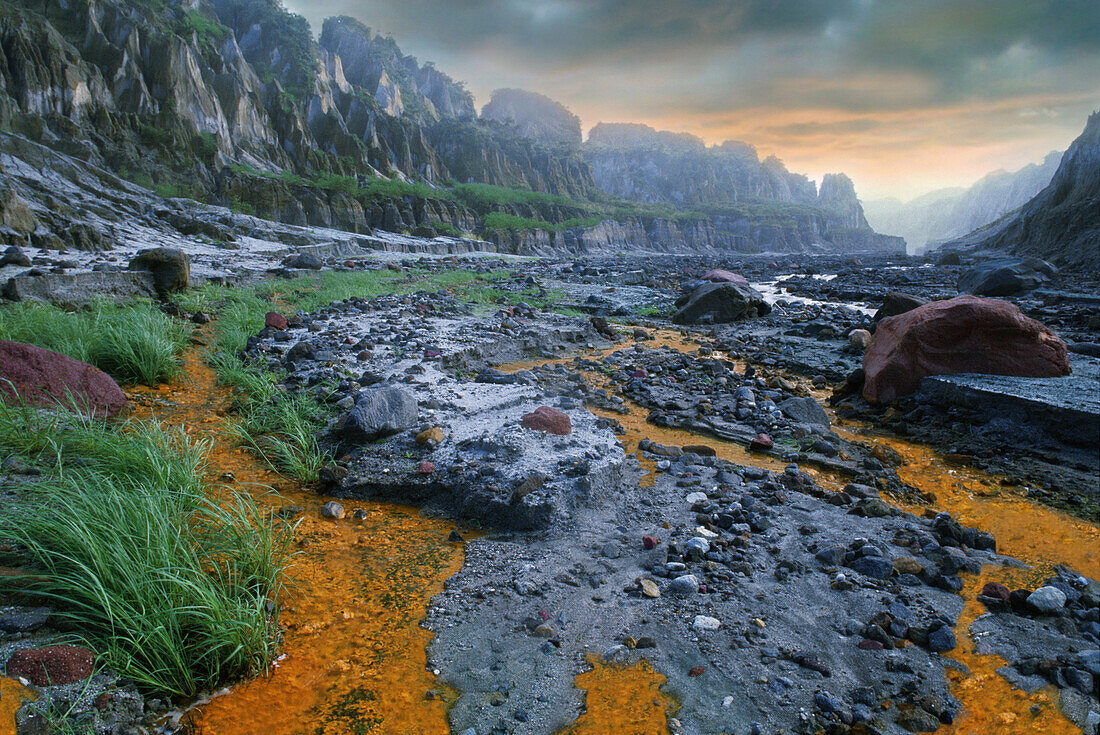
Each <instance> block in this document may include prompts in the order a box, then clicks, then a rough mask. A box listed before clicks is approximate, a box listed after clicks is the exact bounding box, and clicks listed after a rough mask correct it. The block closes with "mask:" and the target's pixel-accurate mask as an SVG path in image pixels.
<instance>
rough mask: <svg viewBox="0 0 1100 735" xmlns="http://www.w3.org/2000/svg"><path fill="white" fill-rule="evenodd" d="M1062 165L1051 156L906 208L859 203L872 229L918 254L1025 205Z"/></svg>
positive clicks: (1055, 153)
mask: <svg viewBox="0 0 1100 735" xmlns="http://www.w3.org/2000/svg"><path fill="white" fill-rule="evenodd" d="M1061 159H1062V153H1061V152H1059V151H1052V152H1050V153H1048V154H1047V156H1046V157H1045V158H1044V159H1043V160H1042V162H1040V163H1033V164H1029V165H1027V166H1024V167H1023V168H1021V169H1019V170H1017V171H1012V172H1008V171H995V172H993V173H991V174H988V175H986V176H984V177H982V179H981V180H979V181H978V182H977V183H975V184H974V185H973V186H971V187H969V188H952V189H940V190H938V191H933V192H929V193H928V194H925V195H923V196H921V197H918V198H916V199H913V200H912V201H909V202H905V203H902V202H901V201H898V200H896V199H886V200H878V201H870V202H864V203H863V208H864V211H865V212H866V214H867V220H868V221H869V222H870V224H871V226H872V227H874V228H875V229H876V230H878V231H879V232H885V233H889V234H891V235H898V236H900V237H903V238H905V241H906V242H907V243H908V244H909V249H910V250H912V251H914V252H920V251H922V250H924V249H925V248H927V247H928V246H930V245H934V244H936V243H940V242H943V241H945V240H950V239H955V238H959V237H962V236H963V235H966V234H968V233H970V232H972V231H974V230H976V229H978V228H979V227H982V226H984V225H987V224H989V223H990V222H993V221H994V220H996V219H998V218H999V217H1001V216H1002V215H1004V214H1005V213H1007V212H1011V211H1013V210H1015V209H1018V208H1019V207H1020V206H1022V205H1024V204H1026V203H1027V202H1028V200H1030V199H1031V198H1032V197H1034V196H1035V195H1036V194H1038V193H1039V191H1041V190H1042V189H1043V187H1045V186H1046V185H1047V184H1049V183H1050V180H1051V178H1052V177H1053V176H1054V172H1055V171H1057V169H1058V164H1059V162H1060V161H1061Z"/></svg>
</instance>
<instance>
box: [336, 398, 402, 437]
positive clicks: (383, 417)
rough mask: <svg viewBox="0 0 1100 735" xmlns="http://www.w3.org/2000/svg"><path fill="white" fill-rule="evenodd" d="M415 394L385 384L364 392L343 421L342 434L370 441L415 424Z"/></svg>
mask: <svg viewBox="0 0 1100 735" xmlns="http://www.w3.org/2000/svg"><path fill="white" fill-rule="evenodd" d="M417 411H418V406H417V402H416V396H414V395H413V394H412V393H410V392H409V391H407V390H405V389H404V388H399V387H397V386H393V385H388V386H382V387H379V388H374V389H372V390H368V391H365V392H364V394H363V395H362V396H361V397H360V398H359V400H358V401H357V402H356V404H355V408H353V409H352V410H351V411H350V412H348V415H347V419H346V420H345V422H344V434H345V436H348V437H349V438H352V439H358V440H365V441H372V440H374V439H378V438H380V437H384V436H390V435H391V434H396V433H398V432H400V431H405V430H406V429H411V428H412V427H413V426H415V425H416V417H417Z"/></svg>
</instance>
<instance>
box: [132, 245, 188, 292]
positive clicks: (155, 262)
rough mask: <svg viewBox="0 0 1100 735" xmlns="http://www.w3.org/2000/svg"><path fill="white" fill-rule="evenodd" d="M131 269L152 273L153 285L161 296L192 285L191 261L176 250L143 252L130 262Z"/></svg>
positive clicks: (164, 249) (156, 249)
mask: <svg viewBox="0 0 1100 735" xmlns="http://www.w3.org/2000/svg"><path fill="white" fill-rule="evenodd" d="M129 269H130V270H132V271H148V272H150V273H152V274H153V285H154V286H155V287H156V289H157V293H159V294H161V295H164V294H168V293H172V292H174V291H183V290H185V289H186V288H187V287H188V286H190V285H191V259H190V258H189V257H188V256H187V254H186V253H184V252H183V251H182V250H177V249H176V248H153V249H151V250H142V251H141V252H140V253H138V254H137V257H135V258H134V259H133V260H131V261H130V266H129Z"/></svg>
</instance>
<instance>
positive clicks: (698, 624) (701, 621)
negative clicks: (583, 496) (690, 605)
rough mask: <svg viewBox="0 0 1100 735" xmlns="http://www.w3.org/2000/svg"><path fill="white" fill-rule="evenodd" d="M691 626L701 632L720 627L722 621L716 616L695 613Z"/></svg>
mask: <svg viewBox="0 0 1100 735" xmlns="http://www.w3.org/2000/svg"><path fill="white" fill-rule="evenodd" d="M691 627H692V628H694V629H695V630H696V631H698V632H700V633H703V632H706V631H709V630H718V629H719V628H721V627H722V623H721V621H719V620H718V618H711V617H708V616H706V615H696V616H695V621H694V622H693V623H692V624H691Z"/></svg>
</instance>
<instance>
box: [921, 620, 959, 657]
mask: <svg viewBox="0 0 1100 735" xmlns="http://www.w3.org/2000/svg"><path fill="white" fill-rule="evenodd" d="M955 646H956V642H955V632H954V631H953V630H951V628H949V627H947V626H946V625H944V626H941V627H939V628H936V629H935V630H933V631H931V632H930V633H929V634H928V650H930V651H935V652H936V653H945V652H947V651H952V650H954V648H955Z"/></svg>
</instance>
